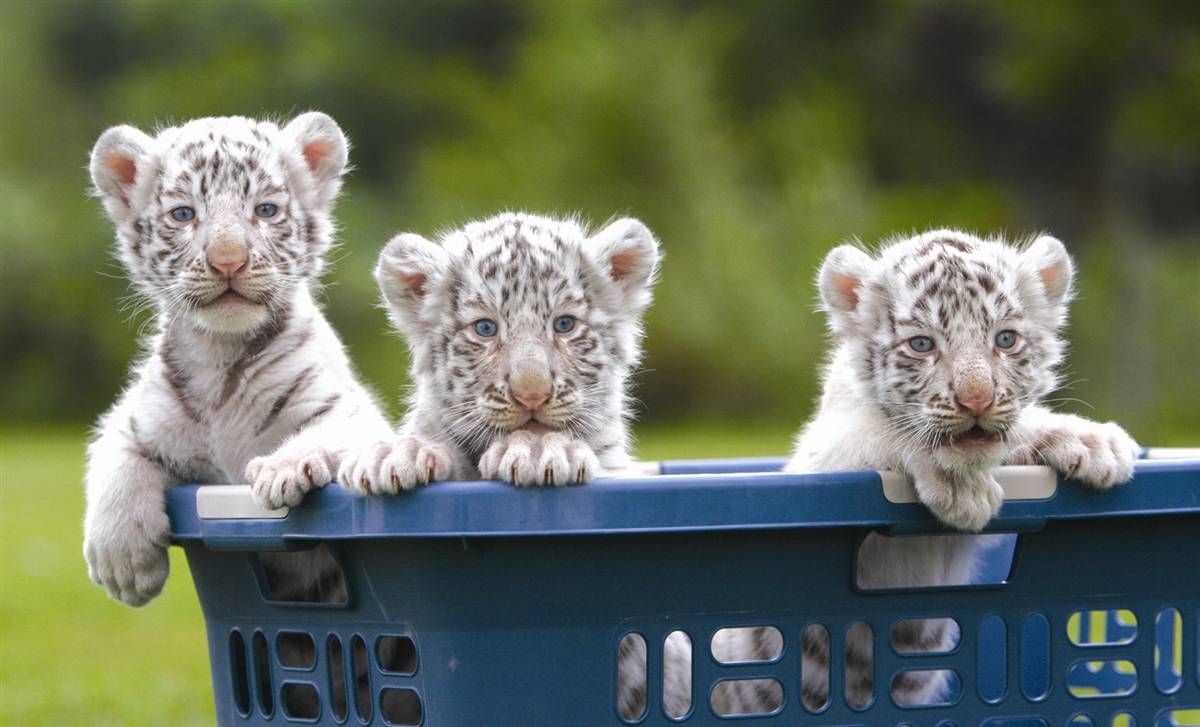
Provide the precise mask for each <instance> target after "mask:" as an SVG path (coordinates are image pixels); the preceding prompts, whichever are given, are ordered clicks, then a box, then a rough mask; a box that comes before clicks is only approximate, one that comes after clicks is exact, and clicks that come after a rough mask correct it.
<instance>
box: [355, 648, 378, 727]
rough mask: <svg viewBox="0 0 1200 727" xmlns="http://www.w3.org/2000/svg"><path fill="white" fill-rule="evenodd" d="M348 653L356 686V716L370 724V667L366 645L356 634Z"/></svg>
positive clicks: (371, 714)
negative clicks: (352, 657)
mask: <svg viewBox="0 0 1200 727" xmlns="http://www.w3.org/2000/svg"><path fill="white" fill-rule="evenodd" d="M350 652H351V653H352V654H353V655H354V674H355V676H356V679H355V681H356V682H357V684H358V688H357V689H356V690H355V692H356V706H357V707H358V716H359V718H360V719H362V720H363V721H364V722H370V721H371V717H372V716H373V710H372V708H371V694H372V693H373V692H372V690H371V674H370V669H371V665H370V664H369V663H368V661H367V643H366V642H365V641H363V637H361V636H359V635H358V634H355V635H354V638H352V639H350Z"/></svg>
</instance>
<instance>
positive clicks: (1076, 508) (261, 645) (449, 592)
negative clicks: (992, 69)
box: [169, 459, 1200, 727]
mask: <svg viewBox="0 0 1200 727" xmlns="http://www.w3.org/2000/svg"><path fill="white" fill-rule="evenodd" d="M778 466H779V461H777V460H725V461H711V462H690V463H688V462H677V463H664V464H663V465H662V472H663V473H664V474H663V475H661V476H646V477H632V478H621V479H602V480H597V481H596V482H594V483H592V484H591V485H588V486H584V487H566V488H559V489H549V488H544V489H529V490H518V489H515V488H513V487H511V486H507V485H502V484H499V483H493V482H470V483H440V484H436V485H433V486H431V487H428V488H423V489H420V490H418V491H416V492H413V493H407V494H403V495H400V496H396V497H388V498H382V497H361V496H357V495H354V494H351V493H349V492H347V491H345V490H343V489H341V488H340V487H336V486H331V487H327V488H325V489H324V490H322V491H320V492H317V493H313V494H312V495H310V496H309V497H308V499H307V500H306V501H305V503H304V504H303V505H302V506H301V507H298V508H295V509H293V510H292V511H290V512H286V513H284V512H277V513H274V514H272V517H270V518H267V517H264V516H263V513H261V512H257V511H256V509H255V508H253V507H252V506H251V505H249V500H248V490H247V489H246V488H233V489H229V488H212V487H203V486H195V485H189V486H179V487H176V488H174V489H173V490H172V491H171V492H170V494H169V509H170V513H171V519H172V526H173V532H174V538H175V542H176V543H177V544H179V545H180V546H182V547H183V548H184V550H185V551H186V553H187V557H188V562H189V565H190V566H191V570H192V575H193V578H194V580H195V585H196V590H197V593H198V595H199V597H200V601H201V604H202V606H203V609H204V614H205V620H206V623H207V629H208V641H209V651H210V656H211V663H212V674H213V690H214V694H215V699H216V706H217V715H218V721H219V723H220V724H221V725H252V724H253V725H278V724H320V725H365V724H376V725H378V724H421V725H431V726H433V725H455V726H467V725H509V724H511V725H552V726H557V725H602V724H616V725H621V724H628V723H632V724H644V725H673V724H680V725H687V726H689V727H690V726H692V725H717V724H720V725H726V727H729V725H732V724H743V723H744V724H749V725H760V724H761V725H763V726H764V727H765V726H767V725H776V724H779V725H784V724H786V725H799V724H813V725H870V726H872V727H882V726H885V725H912V726H913V727H920V726H925V725H927V726H929V727H935V726H937V727H949V726H950V725H958V726H962V727H965V726H966V725H986V726H987V727H1002V726H1003V727H1027V726H1028V727H1034V726H1046V725H1049V726H1059V725H1089V724H1092V725H1105V726H1107V725H1134V724H1136V725H1143V726H1144V727H1149V726H1154V727H1167V726H1168V725H1198V724H1200V459H1181V460H1143V461H1140V462H1139V463H1138V466H1137V474H1136V477H1135V480H1134V481H1133V482H1131V483H1129V484H1127V485H1124V486H1122V487H1119V488H1116V489H1114V490H1112V491H1108V492H1093V491H1089V490H1086V489H1084V488H1082V487H1079V486H1077V485H1075V484H1073V483H1069V482H1057V481H1056V480H1055V479H1054V478H1053V477H1052V476H1050V477H1049V478H1048V481H1049V486H1048V487H1047V488H1043V490H1042V491H1037V489H1036V488H1034V490H1032V491H1031V490H1029V489H1028V488H1023V487H1021V486H1016V485H1012V486H1010V484H1009V483H1008V482H1007V481H1006V489H1007V490H1008V492H1009V495H1010V498H1012V496H1013V495H1014V494H1015V495H1020V496H1021V497H1022V498H1027V499H1008V500H1006V502H1005V505H1004V507H1003V510H1002V511H1001V513H1000V515H999V516H998V517H997V518H996V519H995V521H994V522H993V523H992V524H991V525H990V526H989V528H988V531H989V532H995V533H1014V534H1016V535H1015V536H1014V537H1013V538H1010V539H1009V546H1010V547H1008V548H995V549H993V551H990V555H989V559H990V562H989V564H988V567H987V568H985V569H984V570H985V571H989V572H991V573H992V575H991V576H989V577H987V578H985V579H984V580H985V581H987V582H986V583H981V584H976V585H974V586H969V587H961V588H950V589H946V588H942V589H915V590H911V591H905V592H887V593H881V592H863V591H860V590H858V589H857V588H856V587H855V585H854V578H853V574H854V568H855V562H854V561H855V554H856V552H857V546H858V545H859V543H861V540H862V538H863V537H864V536H865V535H866V533H868V532H870V531H872V530H875V531H878V532H881V533H885V534H914V533H939V532H944V531H943V530H941V528H939V526H938V524H937V523H936V521H934V520H933V518H932V517H931V516H930V515H929V513H928V512H927V511H926V510H925V509H924V508H923V507H922V506H920V505H917V504H913V503H911V502H905V501H904V500H905V499H906V498H905V497H904V496H903V494H901V495H900V496H896V495H895V493H891V492H889V494H888V495H885V486H884V485H885V484H887V480H888V478H887V477H886V476H884V477H882V478H881V476H880V474H879V473H873V472H851V473H827V474H809V475H792V474H780V473H778V472H774V471H772V470H774V469H777V468H778ZM1039 469H1040V468H1039ZM1025 470H1026V474H1027V473H1028V468H1025ZM1043 478H1044V473H1043ZM892 484H893V485H894V484H895V483H892ZM889 497H891V499H889ZM893 500H899V502H894V501H893ZM1014 540H1015V548H1014V547H1012V545H1013V542H1012V541H1014ZM318 543H323V544H325V545H326V546H327V547H328V548H330V549H331V551H332V552H333V553H334V555H335V557H336V559H337V561H338V562H339V564H340V566H341V568H342V569H343V572H344V579H345V583H346V586H347V590H348V599H347V601H346V603H344V604H337V605H331V604H305V603H287V602H279V601H275V600H272V596H271V588H270V584H269V583H268V582H267V581H266V579H265V577H264V575H263V571H262V568H261V564H260V562H259V557H258V555H257V554H259V553H263V552H271V551H280V550H299V551H303V550H304V549H306V548H311V547H312V546H314V545H316V544H318ZM997 554H999V555H997ZM916 617H922V618H933V617H938V618H952V619H954V620H955V621H956V622H957V624H958V627H959V630H960V639H959V643H958V646H957V647H956V648H955V649H954V650H953V651H952V652H950V653H947V654H921V655H907V654H906V655H901V654H897V653H895V651H893V649H892V648H891V646H890V639H889V634H890V632H891V629H892V628H893V626H895V624H896V623H898V622H899V621H901V620H904V619H909V618H916ZM857 621H862V622H865V623H866V624H867V625H868V626H869V627H870V629H871V631H872V633H873V635H874V655H875V658H874V662H875V663H874V675H875V698H874V699H873V701H872V702H871V703H870V704H869V705H868V706H867V707H866V708H865V709H853V708H851V707H850V706H849V705H848V704H847V702H846V700H845V699H844V698H843V696H842V693H843V672H842V670H843V657H842V649H843V644H844V636H845V631H846V629H847V627H848V626H849V625H850V624H851V623H853V622H857ZM812 624H819V625H821V626H823V627H825V628H826V629H827V630H828V632H829V634H830V635H831V639H832V649H831V651H832V657H831V662H832V663H831V670H830V675H829V676H830V684H831V690H830V692H831V696H832V698H831V699H830V702H829V704H828V705H827V707H826V708H825V709H824V710H823V711H821V712H820V713H817V714H813V713H811V712H809V711H808V710H807V709H805V706H804V704H803V703H802V701H801V699H800V669H801V659H800V638H801V634H802V633H803V632H804V629H805V628H807V627H809V626H810V625H812ZM747 626H773V627H775V628H777V629H778V630H779V631H780V633H781V634H782V636H783V642H784V647H783V651H782V653H781V654H780V655H779V657H778V658H777V659H775V660H773V661H770V662H761V663H750V664H722V663H719V662H718V661H717V660H716V659H715V658H714V657H713V655H712V653H711V650H710V648H709V644H710V641H711V638H712V636H713V634H714V633H715V632H716V631H718V630H719V629H722V628H738V627H747ZM675 631H683V632H684V633H685V634H686V636H687V638H689V639H690V640H691V642H692V644H693V646H694V650H693V653H694V658H693V663H692V686H693V689H692V700H691V701H692V704H691V709H690V710H689V711H688V712H687V713H686V714H684V715H683V716H682V718H680V719H676V718H673V717H671V716H668V715H667V714H666V713H665V712H664V708H663V703H662V645H663V642H664V639H666V638H667V636H668V635H669V634H671V633H672V632H675ZM631 634H632V635H633V636H630V635H631ZM627 637H628V638H641V639H644V640H645V643H646V644H647V653H648V658H647V661H648V663H647V665H646V666H647V672H648V674H649V680H648V683H649V690H648V694H647V700H646V701H647V704H646V708H645V711H644V713H643V714H642V715H641V716H640V717H639V718H638V719H636V720H633V721H632V722H626V721H624V720H622V719H621V718H620V716H619V714H618V711H617V707H616V691H617V686H616V682H617V666H616V664H617V650H618V645H619V644H620V642H621V640H622V639H623V638H627ZM296 644H299V645H300V646H301V647H304V648H302V649H301V651H303V652H304V653H306V654H309V656H306V657H305V658H303V659H300V660H297V659H296V658H295V657H294V656H292V655H290V654H292V653H293V652H294V651H295V650H294V649H291V648H289V647H290V646H294V645H296ZM381 645H383V649H382V652H383V653H384V654H385V655H386V656H387V657H388V658H387V659H386V662H383V661H381V659H380V655H381V648H380V647H381ZM919 669H949V670H953V672H954V678H953V680H952V681H953V685H954V688H953V689H952V690H951V691H952V692H953V694H952V695H951V697H950V699H949V703H947V704H943V705H941V706H931V707H923V708H917V709H911V708H902V707H899V706H897V705H895V704H894V703H893V702H892V699H891V697H890V694H889V689H888V685H890V683H891V681H892V679H893V678H894V677H895V676H896V675H897V674H900V673H901V672H904V671H906V670H919ZM356 671H358V672H361V673H365V674H366V684H365V685H364V687H363V688H362V689H361V690H360V689H359V688H357V687H356V686H355V684H354V683H353V675H354V674H355V673H356ZM741 679H761V680H775V681H776V682H777V683H778V685H779V686H780V687H782V691H783V703H782V705H781V707H780V708H779V709H778V710H776V711H775V712H773V713H771V714H767V715H756V716H746V717H734V716H718V715H716V714H714V713H713V711H712V709H711V708H710V695H711V693H712V690H713V689H714V688H716V689H720V688H722V687H720V686H718V685H719V684H720V683H721V682H722V681H727V680H741ZM296 696H301V697H303V699H302V700H301V701H303V702H305V703H307V704H310V705H311V706H310V707H307V708H305V709H304V710H303V712H302V713H300V714H289V707H288V705H289V704H293V703H294V702H295V700H294V697H296Z"/></svg>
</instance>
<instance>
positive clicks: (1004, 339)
mask: <svg viewBox="0 0 1200 727" xmlns="http://www.w3.org/2000/svg"><path fill="white" fill-rule="evenodd" d="M1015 345H1017V332H1016V331H1007V330H1006V331H1000V332H999V333H997V334H996V348H1001V349H1005V350H1007V349H1010V348H1012V347H1013V346H1015Z"/></svg>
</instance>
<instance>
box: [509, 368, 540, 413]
mask: <svg viewBox="0 0 1200 727" xmlns="http://www.w3.org/2000/svg"><path fill="white" fill-rule="evenodd" d="M508 390H509V391H511V392H512V395H513V398H514V399H516V400H517V401H519V402H521V404H523V405H524V406H525V407H526V408H528V409H529V411H533V410H534V409H537V408H538V407H539V406H541V405H542V404H545V403H546V400H547V399H549V398H550V377H549V376H548V375H547V372H545V371H521V372H518V373H515V374H514V375H513V376H512V377H511V378H510V379H509V380H508Z"/></svg>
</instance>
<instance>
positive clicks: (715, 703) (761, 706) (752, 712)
mask: <svg viewBox="0 0 1200 727" xmlns="http://www.w3.org/2000/svg"><path fill="white" fill-rule="evenodd" d="M710 702H711V703H712V710H713V713H714V714H716V715H717V716H718V717H765V716H767V715H772V714H775V713H776V712H778V711H779V710H780V709H781V708H782V707H783V685H782V684H780V683H779V682H778V681H777V680H775V679H726V680H723V681H719V682H717V683H716V684H715V685H714V686H713V690H712V695H711V696H710Z"/></svg>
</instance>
